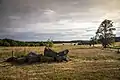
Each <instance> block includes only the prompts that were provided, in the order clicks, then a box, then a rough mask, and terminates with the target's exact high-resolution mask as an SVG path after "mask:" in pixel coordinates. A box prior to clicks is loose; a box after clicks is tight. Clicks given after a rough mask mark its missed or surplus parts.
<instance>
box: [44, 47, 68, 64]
mask: <svg viewBox="0 0 120 80" xmlns="http://www.w3.org/2000/svg"><path fill="white" fill-rule="evenodd" d="M68 52H69V50H68V49H66V50H63V51H60V52H59V53H57V52H55V51H53V50H52V49H50V48H45V50H44V56H47V57H52V58H54V61H58V62H62V61H68V58H67V54H68Z"/></svg>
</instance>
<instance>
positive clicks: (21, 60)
mask: <svg viewBox="0 0 120 80" xmlns="http://www.w3.org/2000/svg"><path fill="white" fill-rule="evenodd" d="M16 62H17V63H19V64H23V63H26V62H27V59H26V57H21V58H18V59H17V61H16Z"/></svg>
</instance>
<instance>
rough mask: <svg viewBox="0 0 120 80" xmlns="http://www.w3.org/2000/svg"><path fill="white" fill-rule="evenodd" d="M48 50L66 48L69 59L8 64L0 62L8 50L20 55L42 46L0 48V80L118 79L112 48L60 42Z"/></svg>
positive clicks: (119, 65) (118, 59) (119, 59)
mask: <svg viewBox="0 0 120 80" xmlns="http://www.w3.org/2000/svg"><path fill="white" fill-rule="evenodd" d="M95 46H96V45H95ZM52 49H53V50H55V51H57V52H59V51H61V50H64V49H69V50H70V52H69V54H68V56H69V58H70V61H69V62H62V63H39V62H38V63H35V64H23V65H12V64H10V63H6V62H2V60H4V59H6V58H7V57H10V56H11V53H12V50H13V51H14V56H22V55H26V54H27V53H28V52H30V51H34V52H36V53H40V54H43V51H44V47H0V59H1V62H0V80H111V79H112V80H120V75H119V74H120V54H117V53H116V51H114V50H112V49H108V48H106V49H102V48H101V47H98V46H97V47H90V46H86V45H75V46H74V45H62V44H61V45H54V46H53V47H52Z"/></svg>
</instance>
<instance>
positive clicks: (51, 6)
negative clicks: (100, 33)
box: [0, 0, 120, 41]
mask: <svg viewBox="0 0 120 80" xmlns="http://www.w3.org/2000/svg"><path fill="white" fill-rule="evenodd" d="M119 4H120V0H2V1H1V5H0V38H11V39H16V40H23V41H41V40H47V39H48V38H49V39H52V40H79V39H80V40H81V39H82V40H85V39H87V40H88V39H90V37H92V36H94V35H95V32H96V30H97V28H98V27H99V25H100V23H101V22H102V21H103V20H104V19H110V20H113V22H114V25H115V27H116V29H117V30H116V34H117V36H120V5H119Z"/></svg>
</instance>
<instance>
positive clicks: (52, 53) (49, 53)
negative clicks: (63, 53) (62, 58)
mask: <svg viewBox="0 0 120 80" xmlns="http://www.w3.org/2000/svg"><path fill="white" fill-rule="evenodd" d="M44 56H47V57H53V58H54V57H57V52H55V51H53V50H51V49H50V48H47V47H46V48H45V49H44Z"/></svg>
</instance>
